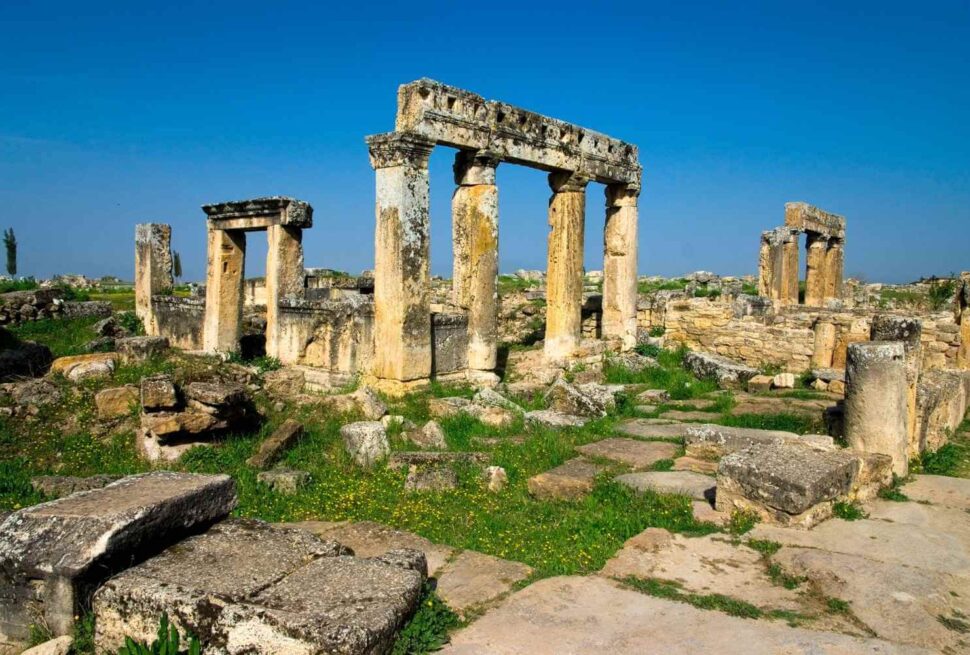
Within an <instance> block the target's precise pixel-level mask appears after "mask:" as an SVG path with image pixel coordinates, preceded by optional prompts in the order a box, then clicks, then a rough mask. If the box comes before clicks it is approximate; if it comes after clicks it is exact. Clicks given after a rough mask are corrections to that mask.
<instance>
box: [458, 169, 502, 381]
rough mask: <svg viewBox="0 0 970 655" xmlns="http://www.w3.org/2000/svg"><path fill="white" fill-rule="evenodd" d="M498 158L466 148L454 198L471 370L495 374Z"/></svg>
mask: <svg viewBox="0 0 970 655" xmlns="http://www.w3.org/2000/svg"><path fill="white" fill-rule="evenodd" d="M497 165H498V160H497V159H496V158H495V157H493V156H490V155H489V154H488V153H484V152H474V151H467V150H463V151H460V152H459V153H458V154H457V156H456V157H455V168H454V171H455V184H457V185H458V188H456V189H455V194H454V196H453V197H452V200H451V227H452V236H453V240H452V243H453V252H454V272H453V277H452V284H453V295H454V302H455V304H456V305H458V306H459V307H461V308H463V309H465V310H466V311H467V312H468V368H469V369H471V370H473V371H493V370H494V369H495V364H496V357H497V351H498V291H497V287H496V283H497V279H498V188H497V187H496V186H495V167H496V166H497Z"/></svg>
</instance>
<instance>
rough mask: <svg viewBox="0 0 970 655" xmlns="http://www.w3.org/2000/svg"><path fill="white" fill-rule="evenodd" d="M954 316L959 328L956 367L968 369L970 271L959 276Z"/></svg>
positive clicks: (969, 364)
mask: <svg viewBox="0 0 970 655" xmlns="http://www.w3.org/2000/svg"><path fill="white" fill-rule="evenodd" d="M954 314H955V315H956V316H955V318H956V322H957V324H958V325H959V326H960V350H959V351H958V352H957V366H958V367H959V368H966V369H970V271H964V272H963V273H961V274H960V284H959V285H958V286H957V291H956V295H955V297H954Z"/></svg>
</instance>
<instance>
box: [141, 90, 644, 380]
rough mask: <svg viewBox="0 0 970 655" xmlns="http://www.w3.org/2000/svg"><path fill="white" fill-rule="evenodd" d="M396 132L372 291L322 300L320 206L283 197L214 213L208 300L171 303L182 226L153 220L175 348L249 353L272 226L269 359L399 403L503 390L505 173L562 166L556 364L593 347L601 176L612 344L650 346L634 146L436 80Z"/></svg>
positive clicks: (556, 183)
mask: <svg viewBox="0 0 970 655" xmlns="http://www.w3.org/2000/svg"><path fill="white" fill-rule="evenodd" d="M395 128H396V129H395V131H394V132H390V133H387V134H379V135H375V136H371V137H368V138H367V144H368V147H369V149H370V160H371V164H372V166H373V167H374V170H375V172H376V178H377V193H376V198H377V202H376V221H377V223H376V232H375V267H374V277H373V281H372V284H373V287H372V288H373V293H372V294H371V293H370V288H366V289H365V286H366V285H361V284H359V283H357V282H355V283H353V286H354V289H353V291H354V293H348V294H345V293H340V292H335V291H334V289H333V288H332V287H331V288H330V290H329V291H326V292H325V293H317V292H313V291H311V289H312V287H314V286H315V285H313V284H311V278H312V276H308V275H307V274H306V272H305V270H304V268H303V250H302V246H301V234H302V229H304V228H309V227H310V226H311V217H312V208H311V207H310V206H309V205H308V204H307V203H305V202H302V201H298V200H294V199H292V198H283V197H273V198H260V199H255V200H245V201H239V202H228V203H222V204H217V205H206V206H205V207H203V209H204V211H205V212H206V214H207V216H208V271H207V277H206V292H205V299H204V301H203V300H201V299H199V298H175V297H172V296H171V295H167V294H166V293H165V290H166V289H168V288H171V281H170V280H171V273H170V270H171V259H170V257H169V258H168V259H167V260H166V259H165V256H163V255H162V254H161V251H162V250H164V251H165V252H166V253H167V252H168V239H170V235H171V230H170V229H169V228H168V226H162V225H147V226H139V233H138V234H139V237H138V244H139V245H138V249H139V250H138V252H139V253H140V254H139V255H138V257H137V259H136V268H138V269H139V272H138V275H139V280H142V279H144V282H143V283H140V284H139V285H138V287H137V296H138V306H139V308H140V309H139V315H141V316H143V318H145V323H146V329H147V331H148V332H149V334H161V335H164V336H168V337H169V339H170V341H171V342H172V345H174V346H177V347H182V348H186V349H190V350H204V351H206V352H232V351H235V350H237V349H238V348H239V340H240V336H241V324H242V317H243V311H244V306H247V305H250V306H256V303H255V302H254V301H255V298H256V297H257V290H256V288H257V287H256V286H255V285H253V286H252V287H251V288H250V287H249V286H244V259H245V249H246V241H245V239H246V234H245V233H246V232H248V231H253V230H266V232H267V235H268V238H269V253H268V256H267V266H266V280H265V292H264V293H263V292H262V291H260V292H259V297H260V299H263V298H264V299H265V300H264V302H265V306H266V331H265V332H266V353H267V354H268V355H270V356H273V357H277V358H278V359H280V361H282V362H283V363H285V364H302V365H306V366H309V367H313V368H317V369H320V381H321V382H323V383H330V384H342V383H344V382H346V381H347V380H348V379H349V378H351V377H353V376H363V377H364V378H365V381H366V382H368V383H370V384H372V385H373V386H376V387H379V388H381V389H384V390H386V391H389V392H392V393H397V392H402V391H404V390H406V389H407V388H409V387H411V386H414V385H421V384H424V383H426V382H427V381H428V380H429V379H430V378H432V377H437V378H443V377H460V378H463V379H468V380H470V381H472V382H474V383H482V384H490V383H494V382H496V381H497V379H498V378H497V376H496V375H495V373H494V369H495V367H496V360H497V349H498V303H497V275H498V244H499V239H498V189H497V186H496V178H495V171H496V167H497V166H498V164H499V163H501V162H509V163H514V164H522V165H525V166H530V167H533V168H538V169H540V170H544V171H548V172H549V184H550V187H551V189H552V197H551V199H550V201H549V225H550V228H551V230H550V233H549V241H548V270H547V303H548V305H547V312H546V331H545V355H546V358H547V360H549V361H551V362H563V361H566V360H568V359H569V358H570V357H572V356H573V354H574V353H575V352H576V351H577V349H578V347H579V345H580V341H581V339H582V337H583V326H582V311H583V235H584V221H585V206H586V187H587V185H588V184H589V183H590V182H599V183H602V184H604V185H605V193H606V226H605V230H604V232H605V233H604V252H603V259H604V261H603V271H604V274H603V292H602V317H601V320H600V332H601V336H602V337H603V338H604V339H607V340H609V341H610V342H611V343H612V344H613V345H614V347H615V348H616V349H618V350H628V349H630V348H632V347H633V346H634V345H635V344H636V341H637V198H638V195H639V191H640V177H641V167H640V164H639V162H638V159H637V149H636V147H635V146H633V145H631V144H628V143H624V142H622V141H619V140H616V139H613V138H610V137H607V136H604V135H602V134H599V133H597V132H593V131H590V130H587V129H584V128H581V127H578V126H575V125H571V124H569V123H564V122H562V121H558V120H556V119H552V118H547V117H545V116H541V115H539V114H535V113H532V112H528V111H525V110H522V109H519V108H517V107H513V106H511V105H508V104H505V103H501V102H496V101H486V100H485V99H484V98H482V97H480V96H478V95H475V94H473V93H470V92H468V91H463V90H461V89H456V88H454V87H449V86H445V85H443V84H440V83H438V82H434V81H431V80H419V81H417V82H412V83H410V84H405V85H403V86H401V88H400V89H399V91H398V110H397V119H396V124H395ZM438 145H444V146H449V147H452V148H457V149H458V152H457V154H456V158H455V166H454V171H455V184H456V189H455V192H454V197H453V201H452V225H453V236H454V262H453V266H454V276H453V290H452V302H453V307H449V308H445V311H440V310H439V311H436V312H432V305H431V294H430V289H431V277H430V259H429V255H430V244H429V234H428V225H429V216H428V212H429V206H428V203H429V184H430V181H429V175H428V158H429V157H430V154H431V152H432V150H433V149H434V147H435V146H438ZM153 235H158V236H153ZM153 239H154V241H153ZM163 242H164V243H163ZM149 243H151V244H154V245H152V246H151V247H149V246H148V245H147V244H149ZM142 244H146V245H142ZM166 270H167V271H169V272H168V273H167V275H168V277H167V278H166V277H165V276H166V273H165V271H166ZM157 271H161V273H159V272H157ZM163 279H167V280H168V282H167V283H165V282H163ZM348 279H353V278H348ZM166 284H167V286H166ZM315 291H320V290H319V289H317V290H315ZM246 296H248V297H249V298H251V300H250V301H249V302H248V303H247V302H245V300H244V299H245V297H246Z"/></svg>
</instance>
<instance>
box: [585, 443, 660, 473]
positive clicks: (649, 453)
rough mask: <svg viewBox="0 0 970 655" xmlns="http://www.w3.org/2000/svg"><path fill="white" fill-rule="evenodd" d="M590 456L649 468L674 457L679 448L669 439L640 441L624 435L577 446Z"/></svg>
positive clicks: (638, 467)
mask: <svg viewBox="0 0 970 655" xmlns="http://www.w3.org/2000/svg"><path fill="white" fill-rule="evenodd" d="M576 450H578V451H579V452H580V453H582V454H583V455H587V456H589V457H602V458H603V459H609V460H612V461H614V462H620V463H621V464H627V465H629V466H632V467H633V468H634V469H648V468H650V467H651V466H653V465H654V464H656V463H657V462H659V461H660V460H662V459H672V458H673V457H674V456H675V455H676V454H677V451H678V450H679V449H678V448H677V445H676V444H672V443H670V442H669V441H638V440H636V439H626V438H624V437H613V438H610V439H603V440H602V441H596V442H594V443H589V444H586V445H584V446H580V447H579V448H577V449H576Z"/></svg>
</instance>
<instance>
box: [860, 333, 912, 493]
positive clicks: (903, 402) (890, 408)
mask: <svg viewBox="0 0 970 655" xmlns="http://www.w3.org/2000/svg"><path fill="white" fill-rule="evenodd" d="M907 395H908V390H907V382H906V351H905V348H904V346H903V343H902V342H899V341H864V342H860V343H853V344H849V347H848V350H847V357H846V371H845V438H846V441H847V442H848V445H849V447H850V448H854V449H855V450H860V451H862V452H866V453H881V454H884V455H889V456H890V457H892V460H893V473H895V474H896V475H898V476H899V477H906V475H907V474H908V472H909V457H908V445H909V437H908V434H907V427H906V422H907V420H906V419H907V403H908V401H907Z"/></svg>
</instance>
